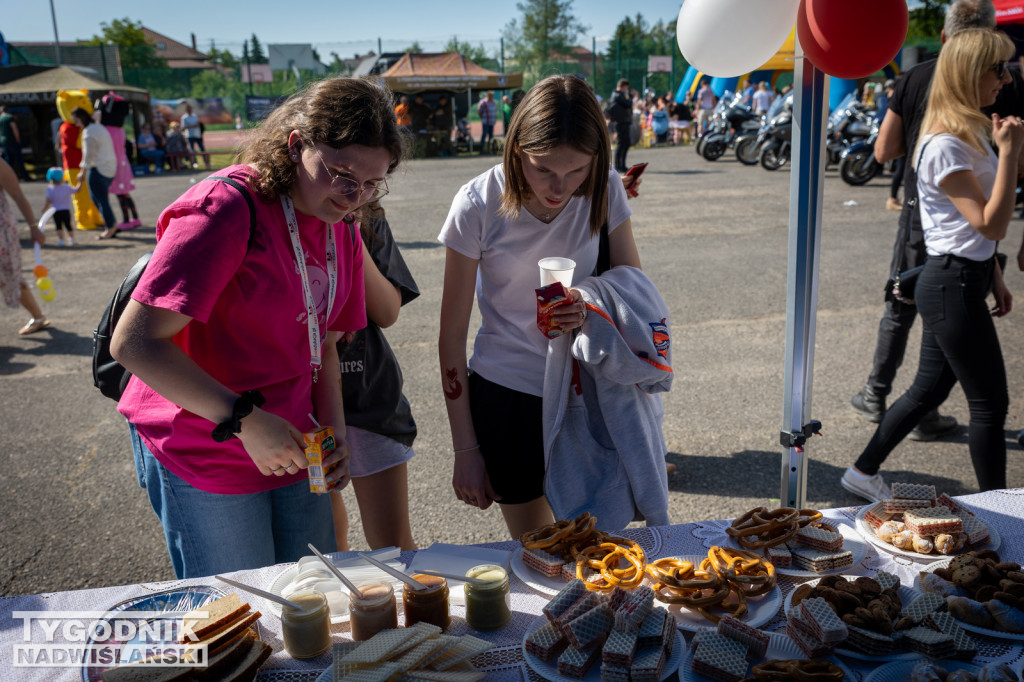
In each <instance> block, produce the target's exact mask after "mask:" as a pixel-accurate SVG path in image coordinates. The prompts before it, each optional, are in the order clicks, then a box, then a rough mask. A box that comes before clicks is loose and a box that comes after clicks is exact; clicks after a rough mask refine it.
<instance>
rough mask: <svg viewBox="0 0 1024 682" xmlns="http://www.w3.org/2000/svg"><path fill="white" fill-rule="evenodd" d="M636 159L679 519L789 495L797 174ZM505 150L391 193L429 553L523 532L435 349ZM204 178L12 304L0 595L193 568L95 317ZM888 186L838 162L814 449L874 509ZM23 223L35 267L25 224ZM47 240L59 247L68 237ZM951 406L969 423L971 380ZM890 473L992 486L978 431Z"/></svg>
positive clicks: (1019, 364) (420, 174)
mask: <svg viewBox="0 0 1024 682" xmlns="http://www.w3.org/2000/svg"><path fill="white" fill-rule="evenodd" d="M629 161H630V162H631V163H637V162H641V161H648V162H650V166H649V167H648V169H647V173H646V175H645V176H644V181H643V185H642V187H641V189H640V197H639V198H637V199H634V200H633V201H632V204H631V205H632V208H633V210H634V215H633V230H634V233H635V235H636V241H637V244H638V247H639V250H640V256H641V259H642V261H643V265H644V269H645V271H646V272H647V273H648V274H649V275H650V276H651V278H652V279H653V280H654V282H655V283H656V284H657V285H658V287H659V289H660V290H661V292H662V294H663V295H664V297H665V299H666V301H667V302H668V304H669V307H670V309H671V313H672V315H671V319H670V323H671V331H672V353H673V365H674V370H675V381H674V384H673V388H672V391H671V393H669V394H667V395H666V396H665V408H666V416H665V425H664V432H665V437H666V440H667V443H668V448H669V455H668V460H669V461H670V462H672V463H674V464H675V465H676V466H677V469H676V471H675V473H673V474H672V475H671V476H670V477H669V488H670V496H669V500H670V505H671V508H670V517H671V519H672V521H673V522H674V523H684V522H693V521H700V520H704V519H716V518H728V517H731V516H734V515H736V514H739V513H742V512H744V511H746V510H748V509H750V508H751V507H753V506H756V505H761V504H774V503H773V502H772V500H773V498H777V497H778V496H779V484H780V479H781V461H782V460H781V455H782V448H781V446H780V445H779V431H780V428H781V426H782V411H783V373H784V351H785V326H786V281H787V274H786V273H787V251H788V242H789V234H788V221H789V192H790V189H789V181H790V168H789V166H786V167H784V168H783V169H781V170H779V171H776V172H768V171H765V170H763V169H761V168H760V167H759V166H756V167H746V166H742V165H740V164H739V163H738V162H736V161H735V159H734V158H732V157H731V155H726V156H725V157H723V158H722V159H720V160H719V161H716V162H707V161H704V160H703V159H701V158H699V157H698V156H697V155H696V154H694V152H693V148H692V147H670V148H662V149H649V150H648V149H634V150H631V152H630V155H629ZM496 162H497V159H496V158H494V157H472V158H469V157H464V158H456V159H431V160H418V161H412V162H409V163H407V164H406V165H405V166H404V168H403V169H402V170H400V171H399V172H398V173H397V175H396V176H395V177H394V178H393V179H392V180H390V181H389V185H390V186H391V194H389V195H388V197H387V198H386V199H385V201H384V205H385V207H386V209H387V211H388V216H389V220H390V222H391V225H392V229H393V230H394V233H395V236H396V238H397V240H398V243H399V246H400V248H401V249H402V253H403V254H404V256H405V258H406V260H407V261H408V263H409V266H410V268H411V270H412V272H413V275H414V276H415V277H416V279H417V281H418V283H419V286H420V290H421V291H422V295H421V296H420V298H419V299H417V300H416V301H414V302H413V303H411V304H410V305H408V306H406V308H404V309H403V312H402V315H401V318H400V320H399V321H398V323H397V324H396V325H395V326H394V327H392V328H391V329H389V330H388V332H387V335H388V338H389V340H390V341H391V344H392V346H393V347H394V349H395V352H396V354H397V356H398V358H399V361H400V362H401V365H402V368H403V371H404V373H405V378H406V386H405V389H406V393H407V395H408V396H409V399H410V401H411V403H412V407H413V412H414V415H415V417H416V420H417V423H418V424H419V437H418V438H417V440H416V444H415V449H416V453H417V456H416V457H415V458H414V459H413V460H412V462H411V463H410V465H409V478H410V481H409V483H410V485H409V497H410V500H409V501H410V508H411V517H412V527H413V532H414V534H415V538H416V540H417V542H418V543H419V544H420V546H423V547H426V546H428V545H430V544H431V543H434V542H449V543H474V542H484V541H492V540H501V539H505V537H506V531H505V528H504V524H503V522H502V520H501V515H500V512H499V511H498V510H497V509H494V508H492V509H489V510H487V511H485V512H481V511H479V510H475V509H470V508H468V507H466V506H465V505H463V504H461V503H459V502H458V501H457V500H456V499H455V497H454V495H453V494H452V492H451V467H450V461H451V458H452V451H451V438H450V432H449V429H448V421H447V418H446V415H445V410H444V401H443V398H442V392H441V387H440V384H439V371H438V367H437V351H436V344H437V336H438V318H439V310H440V298H441V288H442V276H443V264H444V249H443V248H442V247H441V246H440V245H439V244H438V242H437V234H438V231H439V230H440V227H441V225H442V223H443V222H444V219H445V216H446V215H447V213H448V209H449V206H450V204H451V199H452V197H453V196H454V194H455V192H456V191H457V190H458V188H459V187H460V186H461V185H462V184H464V183H465V182H466V181H468V180H469V179H470V178H472V177H473V176H475V175H477V174H478V173H481V172H483V171H484V170H485V169H487V168H488V167H489V166H490V165H492V164H493V163H496ZM204 175H205V173H201V172H196V173H195V174H187V173H186V174H176V175H162V176H147V177H142V178H137V179H136V185H137V189H136V191H135V192H133V197H134V199H135V202H136V204H137V205H138V208H139V211H140V213H141V217H142V221H143V227H141V228H138V229H136V230H134V231H131V232H127V233H122V234H121V235H120V236H119V237H118V238H117V239H114V240H109V241H95V240H94V238H93V237H94V234H93V233H83V232H79V233H77V237H78V242H79V245H78V246H76V247H73V248H58V247H56V246H47V247H46V248H45V249H44V250H43V262H44V264H45V265H46V266H47V267H48V268H49V270H50V273H51V277H52V279H53V282H54V286H55V290H56V292H57V298H56V300H55V301H53V302H52V303H44V304H43V306H44V310H45V313H46V315H47V317H48V318H49V319H50V321H51V322H52V323H53V326H52V327H51V328H50V329H48V330H46V331H44V332H42V333H39V334H36V335H33V336H29V337H20V336H18V334H17V330H18V328H19V327H20V326H21V325H22V324H24V322H25V320H26V319H27V315H26V314H25V312H24V311H23V310H22V309H18V310H13V309H3V312H0V405H2V415H3V420H2V423H3V427H2V429H0V455H2V458H3V459H2V465H0V518H3V519H4V523H3V524H2V526H0V596H6V595H14V594H27V593H37V592H45V591H52V590H70V589H81V588H89V587H99V586H103V585H119V584H131V583H135V582H141V581H155V580H165V579H172V578H173V577H174V576H173V572H172V570H171V566H170V562H169V560H168V558H167V552H166V549H165V547H164V542H163V535H162V531H161V528H160V524H159V523H158V521H157V519H156V517H155V515H154V514H153V511H152V509H151V508H150V506H149V502H148V500H147V498H146V494H145V491H144V490H143V489H141V488H140V487H139V486H138V483H137V480H136V476H135V469H134V464H133V461H132V455H131V449H130V445H129V440H128V430H127V427H126V425H125V422H124V420H123V419H122V418H121V417H120V415H118V413H117V412H116V410H115V405H114V403H113V402H112V401H111V400H109V399H107V398H105V397H103V396H102V395H101V394H100V393H99V391H98V390H96V389H95V388H94V387H93V386H92V377H91V364H90V358H91V353H92V330H93V329H94V328H95V326H96V323H97V321H98V319H99V317H100V314H101V312H102V310H103V308H104V306H105V305H106V302H107V301H108V299H109V298H110V296H111V295H112V293H113V291H114V289H115V287H116V286H117V284H118V283H119V282H120V280H121V278H122V277H123V276H124V273H125V272H127V270H128V268H129V267H130V266H131V265H132V264H133V263H134V262H135V260H136V259H137V258H138V257H139V256H140V255H142V254H143V253H145V252H146V251H148V250H150V249H151V248H152V247H153V244H154V228H153V225H154V224H155V222H156V218H157V216H158V214H159V212H160V210H161V209H162V208H163V207H165V206H166V205H167V204H168V203H169V202H170V201H172V200H173V199H174V198H175V197H177V196H178V195H179V194H181V193H182V192H184V191H185V190H186V189H188V187H189V186H190V185H191V183H193V182H195V181H197V180H199V179H201V178H202V177H203V176H204ZM888 187H889V178H888V176H886V177H884V178H876V179H875V180H874V181H872V182H871V183H869V184H868V185H866V186H864V187H850V186H848V185H846V184H844V183H843V182H842V180H840V179H839V177H838V174H837V173H836V171H835V169H829V170H828V171H827V172H826V179H825V185H824V188H825V189H824V195H823V200H822V204H823V207H824V208H823V210H824V235H823V239H822V246H821V259H820V264H821V277H820V296H819V301H818V315H817V336H816V343H815V346H814V354H815V373H814V390H813V399H812V405H813V410H812V415H811V416H812V417H813V418H814V419H817V420H819V421H821V422H822V424H823V430H822V437H816V438H813V439H812V440H811V441H810V443H809V444H808V447H807V455H808V457H809V459H810V464H809V474H808V504H809V505H812V506H817V507H837V506H847V505H854V504H860V503H861V501H860V500H859V499H858V498H856V497H854V496H852V495H850V494H848V493H847V492H845V491H844V490H843V489H842V488H841V487H840V485H839V478H840V476H841V474H842V472H843V470H844V468H845V467H847V466H849V465H850V464H851V463H852V462H853V461H854V459H855V458H856V457H857V455H858V454H859V453H860V451H861V449H862V448H863V447H864V445H865V444H866V443H867V441H868V440H869V439H870V437H871V435H872V433H873V431H874V426H873V425H872V424H869V423H867V422H866V421H864V420H863V419H862V418H861V417H859V416H858V415H856V414H855V413H854V412H853V411H852V409H851V408H850V406H849V399H850V396H851V395H852V394H853V393H855V392H856V391H857V390H859V389H860V388H861V387H862V386H863V383H864V381H865V379H866V377H867V373H868V371H869V369H870V363H871V356H872V353H873V350H874V339H875V333H876V330H877V327H878V321H879V316H880V314H881V312H882V286H883V284H884V283H885V280H886V277H887V273H888V267H889V260H890V254H891V252H892V242H893V237H894V235H895V231H896V218H897V214H896V213H894V212H887V211H885V210H884V206H885V200H886V197H887V196H888ZM24 190H25V192H26V194H27V195H28V197H29V199H30V201H31V203H32V205H33V207H35V208H36V209H37V210H38V209H39V208H41V207H42V205H43V200H44V192H45V185H44V184H43V183H39V182H36V183H28V184H26V185H24ZM851 202H852V203H851ZM116 210H117V209H116V207H115V211H116ZM1021 225H1022V222H1021V220H1020V219H1014V221H1013V224H1012V226H1011V228H1010V234H1011V236H1010V238H1009V239H1008V240H1007V246H1006V248H1005V250H1006V251H1008V252H1010V254H1011V256H1012V255H1014V254H1015V253H1016V249H1017V247H1018V246H1019V244H1020V239H1021V232H1022V231H1021ZM21 236H22V246H23V248H24V251H23V264H24V270H25V273H26V276H28V277H30V278H31V277H32V275H31V266H32V264H33V263H32V251H31V244H30V242H29V240H28V228H27V226H25V225H24V224H22V226H21ZM48 237H49V238H50V239H51V240H52V241H55V240H53V232H52V229H48ZM52 241H51V243H52ZM1011 263H1013V259H1012V258H1011ZM1007 281H1008V283H1009V285H1010V287H1011V290H1013V291H1017V292H1021V293H1020V296H1021V298H1020V299H1019V300H1020V301H1021V306H1022V309H1021V310H1020V311H1016V312H1013V313H1011V314H1010V315H1009V316H1008V317H1006V318H1004V319H1001V320H998V321H997V327H998V329H999V332H1000V337H1001V339H1002V344H1003V354H1004V357H1005V359H1006V366H1007V373H1008V376H1009V381H1010V414H1009V418H1008V420H1007V427H1008V429H1007V440H1008V455H1009V466H1008V481H1009V485H1010V486H1022V485H1024V457H1022V456H1021V448H1020V447H1019V446H1018V445H1017V443H1016V430H1017V429H1019V428H1021V427H1022V426H1024V414H1022V404H1024V401H1022V399H1021V398H1022V388H1024V380H1022V376H1024V373H1022V370H1024V352H1022V351H1024V334H1022V331H1024V274H1022V273H1021V272H1020V271H1018V270H1017V269H1016V268H1015V267H1014V268H1012V269H1011V271H1010V272H1009V273H1008V274H1007ZM475 321H476V317H474V322H475ZM919 339H920V333H919V331H917V330H915V331H914V333H913V334H912V337H911V345H910V348H909V349H908V352H907V361H906V363H905V365H904V368H903V370H902V371H901V373H900V375H899V377H898V380H897V386H896V389H895V393H896V394H897V395H898V394H899V393H900V392H902V390H903V389H905V388H906V387H907V386H908V385H909V383H910V381H911V379H912V378H913V371H914V369H915V368H916V365H917V361H916V357H917V350H918V344H919ZM943 412H945V413H949V414H952V415H954V416H955V417H956V418H957V419H959V420H960V422H961V423H962V424H965V423H966V422H967V406H966V402H965V400H964V396H963V394H962V392H961V391H960V390H959V388H957V389H954V392H953V394H952V395H951V397H950V399H949V400H948V401H947V403H946V405H945V406H944V407H943ZM883 474H884V475H885V476H886V477H887V480H894V479H895V480H901V479H903V480H914V481H916V482H922V483H933V484H935V485H936V486H937V488H938V489H939V490H945V491H946V492H948V493H950V494H962V493H969V492H974V491H976V490H977V483H976V480H975V476H974V472H973V469H972V467H971V463H970V457H969V455H968V449H967V431H966V428H963V427H962V428H961V429H960V431H959V432H958V433H957V434H955V435H954V436H953V437H951V438H949V439H947V440H944V441H941V442H935V443H915V442H910V441H907V442H905V443H903V444H901V445H900V446H899V447H898V448H897V449H896V450H895V451H894V452H893V454H892V455H891V456H890V458H889V460H888V461H887V462H886V464H885V466H884V468H883ZM345 496H346V500H347V502H348V506H349V509H350V513H351V522H352V523H351V525H352V532H351V536H350V537H351V543H352V546H353V548H357V549H358V548H365V547H366V545H365V541H364V540H363V538H362V534H361V532H360V524H359V515H358V507H357V505H356V503H355V499H354V497H353V496H352V494H351V490H350V489H349V490H346V492H345ZM208 522H209V523H217V520H216V519H209V520H208Z"/></svg>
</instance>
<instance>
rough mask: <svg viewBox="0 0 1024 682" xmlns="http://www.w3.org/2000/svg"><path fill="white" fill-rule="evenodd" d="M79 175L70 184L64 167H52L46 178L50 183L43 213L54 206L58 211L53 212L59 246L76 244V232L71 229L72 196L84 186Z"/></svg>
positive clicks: (81, 176)
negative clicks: (76, 179)
mask: <svg viewBox="0 0 1024 682" xmlns="http://www.w3.org/2000/svg"><path fill="white" fill-rule="evenodd" d="M84 177H85V175H79V176H78V182H77V183H75V184H74V185H69V184H68V183H66V182H65V181H64V169H63V168H51V169H49V170H48V171H46V180H47V182H49V183H50V185H49V187H47V188H46V203H45V204H43V213H46V209H48V208H50V206H53V207H54V208H55V209H56V213H54V214H53V224H54V227H55V230H56V232H57V246H74V245H75V238H74V233H73V232H72V231H71V197H72V196H73V195H74V194H75V192H77V191H78V190H79V189H81V187H82V178H84Z"/></svg>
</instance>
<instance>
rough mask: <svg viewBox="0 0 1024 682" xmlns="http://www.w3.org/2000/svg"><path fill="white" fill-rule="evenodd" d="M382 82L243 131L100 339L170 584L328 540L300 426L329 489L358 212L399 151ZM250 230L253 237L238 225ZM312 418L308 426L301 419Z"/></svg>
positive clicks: (341, 464) (375, 194) (291, 104)
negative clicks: (235, 151)
mask: <svg viewBox="0 0 1024 682" xmlns="http://www.w3.org/2000/svg"><path fill="white" fill-rule="evenodd" d="M390 114H391V100H390V96H389V94H388V93H387V91H386V90H384V89H383V88H381V87H379V86H376V85H374V84H371V83H369V82H366V81H361V80H356V79H345V78H335V79H330V80H326V81H321V82H319V83H316V84H314V85H312V86H310V87H309V88H308V89H306V90H304V91H302V92H300V93H298V94H296V95H293V96H292V97H291V98H289V99H288V100H287V101H286V102H285V103H284V104H283V105H281V106H280V107H279V108H278V109H276V110H275V111H274V112H273V113H272V114H271V115H270V116H269V117H268V118H267V120H266V121H265V122H264V123H263V124H262V125H260V126H259V127H258V128H256V129H254V130H253V132H252V134H251V136H250V138H249V139H248V140H247V147H246V149H245V150H244V151H243V152H242V158H241V161H242V162H243V163H242V165H238V166H231V167H228V168H226V169H224V170H222V171H221V172H220V173H219V174H218V176H221V177H227V178H229V179H231V180H234V181H236V182H238V183H242V184H241V186H242V189H243V190H248V192H247V193H248V194H249V195H250V196H251V199H252V209H251V211H252V212H251V213H250V207H249V205H248V204H247V202H246V197H245V196H244V194H245V193H246V192H244V191H240V190H239V189H238V188H236V187H232V186H231V185H230V184H229V183H225V182H224V181H223V180H217V179H210V180H208V181H206V182H201V183H197V184H196V185H195V186H194V187H193V188H191V189H190V190H188V191H187V192H186V193H185V194H184V195H182V196H181V198H179V199H178V200H177V201H175V202H174V203H173V204H171V206H169V207H168V208H167V209H166V210H165V211H164V212H163V214H162V215H161V216H160V219H159V220H158V224H157V239H158V242H157V246H156V249H155V250H154V252H153V257H152V260H151V261H150V262H149V265H148V267H147V269H146V272H145V274H144V275H143V277H142V279H141V281H140V282H139V284H138V286H137V288H136V289H135V291H134V292H133V295H132V299H133V300H132V301H131V302H130V303H129V305H128V307H127V308H126V310H125V312H124V314H123V316H122V317H121V321H120V322H119V324H118V326H117V329H116V330H115V332H114V337H113V340H112V346H111V349H112V352H113V355H114V357H115V358H116V359H117V360H118V362H120V363H121V364H122V365H124V366H125V367H126V368H127V369H128V370H129V371H131V372H132V374H133V375H134V376H133V377H132V379H131V381H130V382H129V384H128V387H127V389H126V390H125V394H124V396H123V397H122V398H121V401H120V403H119V405H118V409H119V410H120V412H121V413H122V414H123V415H124V416H125V417H126V418H127V419H128V422H129V424H130V425H131V431H132V440H133V449H134V450H135V455H136V469H137V472H138V475H139V482H140V484H141V485H142V486H143V487H146V488H147V490H148V492H149V497H150V501H151V503H152V505H153V508H154V510H155V511H156V512H157V515H158V516H159V517H160V520H161V522H162V524H163V526H164V534H165V537H166V540H167V546H168V550H169V552H170V554H171V559H172V563H173V565H174V570H175V573H176V574H177V576H178V577H179V578H182V577H195V576H205V575H212V574H214V573H221V572H226V571H234V570H239V569H244V568H255V567H259V566H265V565H270V564H274V563H281V562H286V561H295V560H297V559H298V558H300V557H301V556H303V555H304V554H306V553H308V550H307V549H306V544H307V543H313V544H314V545H316V546H318V547H327V548H331V547H332V545H333V542H334V531H333V523H332V520H331V508H330V503H329V500H328V497H329V496H328V495H316V494H313V493H311V492H310V491H309V485H308V482H307V476H306V471H305V469H306V466H307V465H306V458H305V455H304V452H303V433H304V432H309V431H313V430H314V429H315V424H316V423H319V424H322V425H324V426H332V427H333V428H334V434H335V438H336V441H337V445H338V446H337V449H336V450H335V451H334V452H333V453H332V454H331V455H329V456H328V457H327V459H326V461H325V466H328V467H329V466H331V465H336V468H335V469H334V470H333V471H332V472H331V473H330V474H329V475H328V484H329V487H330V489H331V491H332V492H337V491H340V490H341V489H342V488H344V487H345V486H346V485H347V484H348V481H349V472H348V458H349V446H348V443H347V440H346V432H345V417H344V413H343V409H342V399H341V390H340V385H339V383H338V381H337V377H338V376H339V373H340V372H339V364H338V354H337V349H336V347H335V343H336V341H337V337H338V335H339V333H340V332H342V333H343V332H346V331H352V330H356V329H361V328H362V327H364V326H365V324H366V312H365V300H364V285H363V259H362V253H363V252H362V244H361V241H360V239H359V237H358V236H357V231H356V230H355V229H354V228H353V226H352V223H353V218H356V217H358V215H359V209H360V207H361V206H362V205H363V204H365V203H367V202H369V201H372V200H374V199H376V198H379V197H380V196H382V195H383V194H385V193H386V192H387V185H386V182H385V177H386V176H387V175H389V174H390V173H391V172H392V171H393V170H394V169H395V167H396V166H397V164H398V162H399V160H400V158H401V156H402V149H403V147H402V139H401V137H400V135H399V133H398V128H397V126H396V125H395V123H394V117H393V116H391V115H390ZM251 218H254V219H255V230H253V231H250V220H251ZM314 420H315V421H314Z"/></svg>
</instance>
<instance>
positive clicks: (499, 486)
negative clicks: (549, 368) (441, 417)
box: [469, 372, 544, 504]
mask: <svg viewBox="0 0 1024 682" xmlns="http://www.w3.org/2000/svg"><path fill="white" fill-rule="evenodd" d="M469 409H470V413H471V414H472V416H473V429H474V430H475V431H476V438H477V443H478V444H479V445H480V452H481V453H482V454H483V456H484V464H485V466H486V467H487V476H488V478H490V479H491V487H492V488H494V492H496V493H497V494H498V495H500V496H501V503H502V504H521V503H523V502H530V501H531V500H536V499H537V498H538V497H541V496H543V495H544V427H543V424H542V422H541V418H542V400H541V398H539V397H538V396H535V395H530V394H528V393H520V392H519V391H513V390H512V389H510V388H505V387H504V386H500V385H498V384H496V383H494V382H493V381H488V380H487V379H484V378H483V377H482V376H480V375H479V374H477V373H476V372H471V373H470V375H469Z"/></svg>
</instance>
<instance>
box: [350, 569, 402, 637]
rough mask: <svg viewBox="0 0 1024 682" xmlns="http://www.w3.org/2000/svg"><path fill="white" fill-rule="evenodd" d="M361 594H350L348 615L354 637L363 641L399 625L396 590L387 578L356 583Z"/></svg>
mask: <svg viewBox="0 0 1024 682" xmlns="http://www.w3.org/2000/svg"><path fill="white" fill-rule="evenodd" d="M356 589H358V590H359V593H360V595H361V596H358V597H357V596H356V594H355V593H352V594H350V595H349V602H348V615H349V623H350V624H351V625H352V639H353V640H355V641H356V642H362V641H365V640H367V639H370V638H371V637H373V636H374V635H375V634H377V633H378V632H380V631H381V630H388V629H394V628H397V627H398V605H397V604H396V603H395V590H394V589H393V588H392V587H391V583H389V582H388V581H386V580H372V581H369V582H365V583H360V584H359V585H356Z"/></svg>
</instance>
